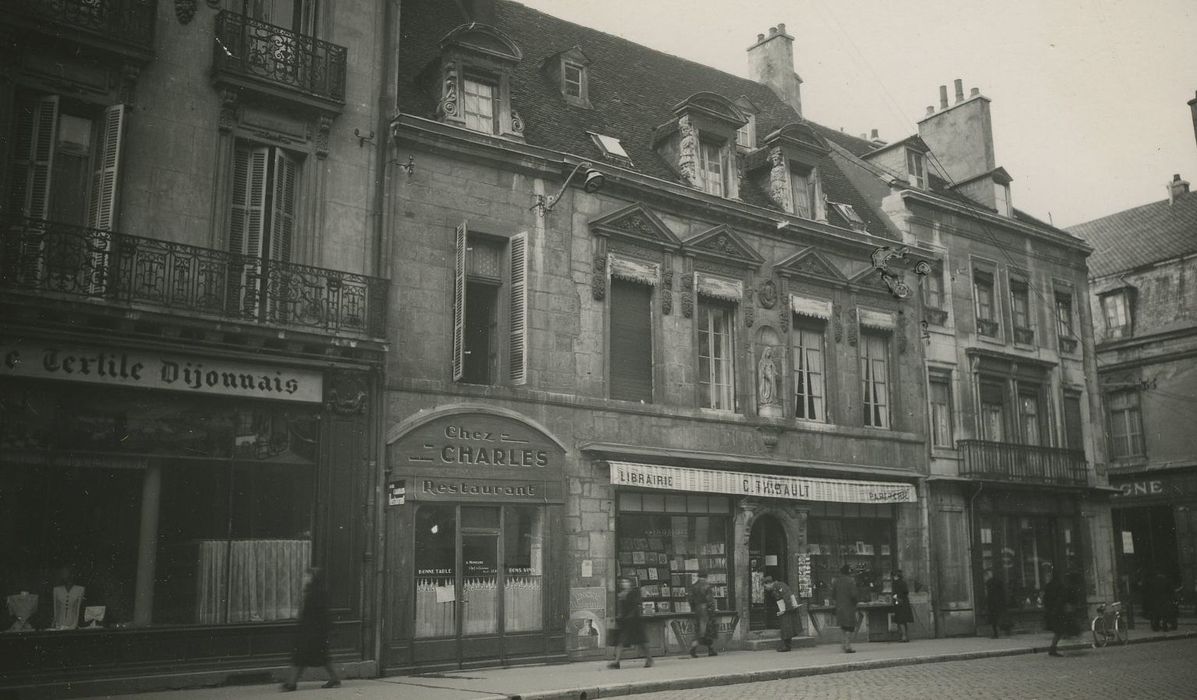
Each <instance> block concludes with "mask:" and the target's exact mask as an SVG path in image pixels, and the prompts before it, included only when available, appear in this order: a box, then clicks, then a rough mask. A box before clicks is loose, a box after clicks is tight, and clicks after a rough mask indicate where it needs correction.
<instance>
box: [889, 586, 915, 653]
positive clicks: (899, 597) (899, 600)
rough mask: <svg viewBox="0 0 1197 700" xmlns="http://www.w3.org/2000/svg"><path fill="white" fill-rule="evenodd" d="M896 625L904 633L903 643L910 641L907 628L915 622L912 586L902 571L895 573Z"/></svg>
mask: <svg viewBox="0 0 1197 700" xmlns="http://www.w3.org/2000/svg"><path fill="white" fill-rule="evenodd" d="M894 606H895V607H894V624H895V625H897V626H898V629H899V630H901V631H902V641H903V642H909V641H910V633H909V632H908V630H907V626H908V625H909V624H910V623H912V622H914V610H912V609H911V607H910V586H907V585H906V578H905V577H904V576H902V571H901V569H898V570H895V571H894Z"/></svg>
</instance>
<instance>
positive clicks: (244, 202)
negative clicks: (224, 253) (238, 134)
mask: <svg viewBox="0 0 1197 700" xmlns="http://www.w3.org/2000/svg"><path fill="white" fill-rule="evenodd" d="M299 172H300V162H299V161H298V160H297V159H296V158H295V157H294V156H292V155H291V154H289V153H287V152H286V151H283V150H282V149H279V148H274V147H273V146H254V145H250V144H247V143H238V144H237V149H236V153H235V154H234V157H233V193H232V215H231V217H230V226H229V251H230V252H232V253H238V254H240V255H245V256H247V257H250V258H262V259H268V260H281V261H283V262H290V261H291V249H292V246H293V242H294V237H295V218H296V210H297V205H298V202H297V200H296V193H297V190H298V184H299ZM267 232H269V236H267Z"/></svg>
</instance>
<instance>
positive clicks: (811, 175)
mask: <svg viewBox="0 0 1197 700" xmlns="http://www.w3.org/2000/svg"><path fill="white" fill-rule="evenodd" d="M790 183H791V184H792V186H793V190H794V191H793V193H792V194H793V197H794V213H795V214H797V215H798V216H801V217H802V218H804V219H813V218H815V208H816V202H815V184H816V180H815V170H814V168H805V167H799V166H795V167H794V169H793V170H791V171H790Z"/></svg>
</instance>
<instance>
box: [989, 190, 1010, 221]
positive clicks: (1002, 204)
mask: <svg viewBox="0 0 1197 700" xmlns="http://www.w3.org/2000/svg"><path fill="white" fill-rule="evenodd" d="M993 202H994V204H993V208H994V209H997V213H998V214H1000V215H1001V216H1010V214H1011V210H1010V186H1009V185H1007V184H1004V183H1001V182H995V183H993Z"/></svg>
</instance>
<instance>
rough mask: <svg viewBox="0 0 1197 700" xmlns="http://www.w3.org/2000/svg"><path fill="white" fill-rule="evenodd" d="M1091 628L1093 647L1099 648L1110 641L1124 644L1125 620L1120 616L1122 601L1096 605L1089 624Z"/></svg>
mask: <svg viewBox="0 0 1197 700" xmlns="http://www.w3.org/2000/svg"><path fill="white" fill-rule="evenodd" d="M1089 627H1090V629H1092V630H1093V647H1094V648H1101V647H1104V646H1105V645H1107V644H1109V643H1110V642H1111V641H1117V642H1118V643H1119V644H1126V642H1127V639H1128V635H1127V632H1126V620H1124V619H1123V617H1122V603H1121V602H1114V603H1110V604H1108V605H1107V604H1106V603H1101V604H1100V605H1098V606H1097V615H1096V616H1095V617H1094V618H1093V622H1092V623H1090V625H1089Z"/></svg>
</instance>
